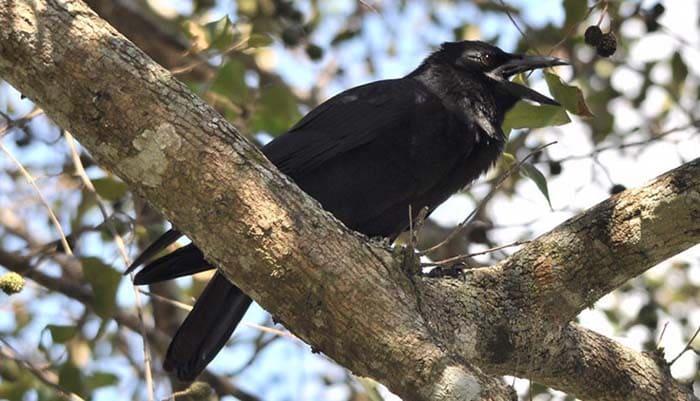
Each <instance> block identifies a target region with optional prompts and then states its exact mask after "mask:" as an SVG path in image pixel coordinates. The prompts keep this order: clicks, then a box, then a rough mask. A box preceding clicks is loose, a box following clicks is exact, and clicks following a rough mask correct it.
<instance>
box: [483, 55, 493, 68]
mask: <svg viewBox="0 0 700 401" xmlns="http://www.w3.org/2000/svg"><path fill="white" fill-rule="evenodd" d="M494 62H496V56H494V55H493V53H484V54H482V55H481V64H482V65H484V66H485V67H491V66H492V65H493V63H494Z"/></svg>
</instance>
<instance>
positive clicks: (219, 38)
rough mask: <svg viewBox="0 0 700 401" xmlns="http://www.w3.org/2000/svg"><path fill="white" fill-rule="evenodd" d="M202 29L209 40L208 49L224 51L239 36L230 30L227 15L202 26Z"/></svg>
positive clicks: (229, 21) (230, 26)
mask: <svg viewBox="0 0 700 401" xmlns="http://www.w3.org/2000/svg"><path fill="white" fill-rule="evenodd" d="M204 29H205V30H206V31H207V33H208V34H209V37H210V38H211V40H210V42H211V43H210V44H209V47H211V48H214V49H217V50H226V49H228V48H230V47H231V46H232V45H233V44H234V42H235V41H236V40H238V38H239V37H240V35H238V34H237V32H235V31H234V30H233V29H232V25H231V20H230V19H229V18H228V15H225V16H224V17H222V18H220V19H218V20H216V21H213V22H210V23H208V24H206V25H204Z"/></svg>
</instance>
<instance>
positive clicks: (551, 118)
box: [503, 102, 571, 133]
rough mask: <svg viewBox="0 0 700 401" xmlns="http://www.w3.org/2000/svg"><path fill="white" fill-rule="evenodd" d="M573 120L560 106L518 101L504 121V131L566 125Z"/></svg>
mask: <svg viewBox="0 0 700 401" xmlns="http://www.w3.org/2000/svg"><path fill="white" fill-rule="evenodd" d="M570 121H571V120H570V119H569V116H568V115H567V114H566V111H565V110H564V109H563V108H561V107H559V106H549V105H541V106H536V105H533V104H530V103H526V102H518V103H517V104H516V105H515V107H513V108H512V109H511V110H510V111H509V112H508V114H506V119H505V121H503V132H505V133H507V132H508V131H510V130H511V129H513V128H542V127H551V126H555V125H564V124H566V123H568V122H570Z"/></svg>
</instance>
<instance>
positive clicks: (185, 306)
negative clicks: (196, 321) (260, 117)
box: [138, 289, 301, 341]
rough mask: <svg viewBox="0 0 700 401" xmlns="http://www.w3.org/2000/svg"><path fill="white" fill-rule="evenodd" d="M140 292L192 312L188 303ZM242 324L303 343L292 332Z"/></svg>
mask: <svg viewBox="0 0 700 401" xmlns="http://www.w3.org/2000/svg"><path fill="white" fill-rule="evenodd" d="M138 291H139V292H140V293H142V294H143V295H146V296H149V297H151V298H155V299H157V300H159V301H161V302H164V303H167V304H170V305H173V306H174V307H176V308H180V309H182V310H184V311H187V312H190V311H191V310H192V306H191V305H188V304H186V303H184V302H180V301H176V300H174V299H171V298H168V297H164V296H162V295H160V294H156V293H153V292H150V291H146V290H141V289H139V290H138ZM240 324H241V325H243V326H247V327H251V328H253V329H257V330H260V331H264V332H267V333H270V334H274V335H276V336H280V337H288V338H291V339H294V340H298V341H301V340H300V339H299V338H298V337H296V336H295V335H294V334H292V333H290V332H288V331H284V330H278V329H273V328H272V327H267V326H261V325H259V324H255V323H249V322H241V323H240Z"/></svg>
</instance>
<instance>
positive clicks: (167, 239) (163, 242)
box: [124, 229, 182, 274]
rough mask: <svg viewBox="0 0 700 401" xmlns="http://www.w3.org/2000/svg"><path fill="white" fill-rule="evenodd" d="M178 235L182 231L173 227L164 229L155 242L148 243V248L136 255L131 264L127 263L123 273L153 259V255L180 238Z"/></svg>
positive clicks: (129, 271)
mask: <svg viewBox="0 0 700 401" xmlns="http://www.w3.org/2000/svg"><path fill="white" fill-rule="evenodd" d="M180 237H182V233H181V232H179V231H177V230H175V229H170V230H168V231H166V232H165V233H164V234H163V235H161V236H160V237H158V239H157V240H155V242H153V243H152V244H151V245H149V246H148V248H146V249H145V250H144V251H143V252H141V254H140V255H139V256H137V257H136V259H134V261H133V262H132V263H131V265H129V267H128V268H127V269H126V271H125V272H124V274H129V273H131V272H132V271H134V270H135V269H136V268H137V267H139V266H141V265H142V264H144V263H146V262H148V261H149V260H151V259H153V257H154V256H156V255H157V254H158V253H160V251H162V250H163V249H165V248H167V247H168V246H170V244H172V243H173V242H175V241H177V240H178V239H180Z"/></svg>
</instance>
